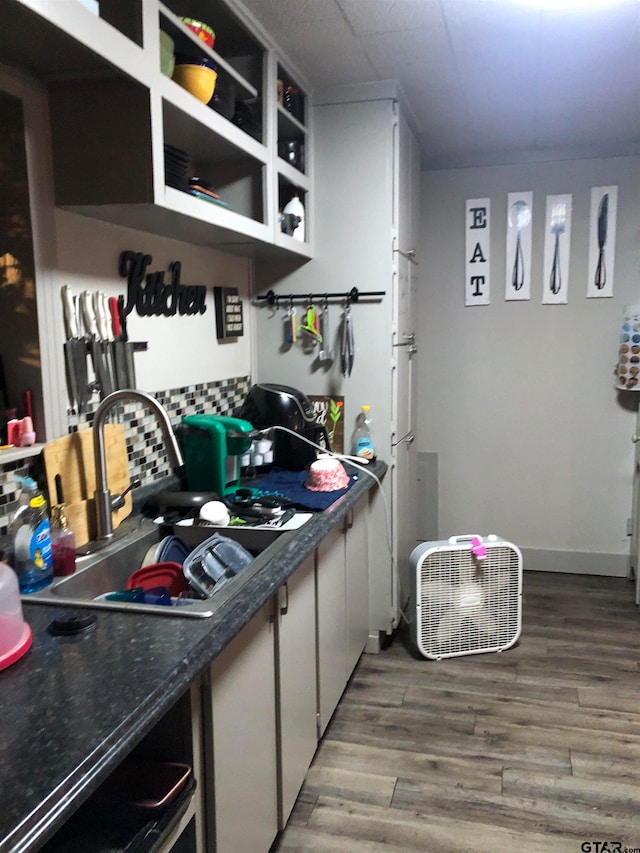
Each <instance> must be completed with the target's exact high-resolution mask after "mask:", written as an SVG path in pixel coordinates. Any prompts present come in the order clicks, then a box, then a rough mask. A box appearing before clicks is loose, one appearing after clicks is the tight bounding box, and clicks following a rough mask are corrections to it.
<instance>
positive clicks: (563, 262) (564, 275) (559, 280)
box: [542, 194, 572, 305]
mask: <svg viewBox="0 0 640 853" xmlns="http://www.w3.org/2000/svg"><path fill="white" fill-rule="evenodd" d="M571 203H572V196H571V195H570V194H566V195H548V196H547V202H546V215H545V227H544V264H543V268H542V269H543V280H542V304H543V305H566V303H567V300H568V289H569V247H570V245H571Z"/></svg>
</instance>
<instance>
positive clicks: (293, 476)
mask: <svg viewBox="0 0 640 853" xmlns="http://www.w3.org/2000/svg"><path fill="white" fill-rule="evenodd" d="M308 473H309V472H308V471H285V470H284V469H280V468H274V469H273V470H272V471H270V472H269V473H268V474H267V475H266V477H263V478H262V479H261V480H258V481H256V483H255V484H254V488H255V489H259V490H260V491H261V492H263V493H265V494H270V495H276V496H278V497H282V498H286V499H287V500H288V501H290V502H291V503H292V504H293V505H294V506H295V507H296V508H297V509H306V510H312V511H313V512H321V511H322V510H323V509H327V507H330V506H331V504H332V503H333V502H334V501H336V500H337V499H338V498H339V497H342V495H344V494H346V492H348V491H349V489H350V488H351V486H353V484H354V483H355V481H356V479H357V475H355V474H350V475H349V485H348V486H346V487H345V488H344V489H337V490H336V491H335V492H312V491H311V489H306V488H305V485H304V484H305V482H306V480H307V476H308Z"/></svg>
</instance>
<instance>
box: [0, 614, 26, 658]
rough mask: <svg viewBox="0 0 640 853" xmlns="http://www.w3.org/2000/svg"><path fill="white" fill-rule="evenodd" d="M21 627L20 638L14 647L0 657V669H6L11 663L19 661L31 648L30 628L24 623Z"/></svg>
mask: <svg viewBox="0 0 640 853" xmlns="http://www.w3.org/2000/svg"><path fill="white" fill-rule="evenodd" d="M23 626H24V627H23V629H22V636H21V637H20V639H19V640H18V642H17V643H16V645H15V646H14V647H13V648H12V649H9V651H8V652H5V653H4V654H3V655H0V669H6V668H7V667H8V666H11V664H12V663H15V662H16V661H18V660H20V658H21V657H22V655H24V654H26V653H27V652H28V651H29V649H30V648H31V643H32V641H33V635H32V633H31V628H30V627H29V625H28V624H27V623H26V622H24V623H23Z"/></svg>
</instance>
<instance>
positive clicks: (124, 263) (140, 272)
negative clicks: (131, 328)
mask: <svg viewBox="0 0 640 853" xmlns="http://www.w3.org/2000/svg"><path fill="white" fill-rule="evenodd" d="M152 260H153V258H152V257H151V255H145V254H143V253H142V252H132V251H129V250H127V251H124V252H122V253H121V255H120V262H119V265H118V272H119V273H120V275H121V276H122V277H123V278H126V279H127V301H126V304H125V308H124V313H125V314H130V313H131V312H132V311H133V309H134V308H135V309H136V312H137V313H138V314H139V316H140V317H152V316H156V317H159V316H161V315H163V316H165V317H173V316H174V315H175V314H187V315H193V314H204V312H205V311H206V310H207V306H206V304H205V299H206V295H207V288H206V287H205V286H204V285H201V284H182V282H181V281H180V272H181V269H182V264H181V263H180V261H172V263H170V264H169V272H170V273H171V281H169V282H165V279H164V276H165V271H164V270H158V271H157V272H147V268H148V267H149V266H150V264H151V261H152Z"/></svg>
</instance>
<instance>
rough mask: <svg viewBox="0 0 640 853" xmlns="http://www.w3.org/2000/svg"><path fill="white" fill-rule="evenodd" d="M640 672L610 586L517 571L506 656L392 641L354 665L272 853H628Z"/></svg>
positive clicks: (629, 614) (634, 833) (627, 607)
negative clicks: (517, 633)
mask: <svg viewBox="0 0 640 853" xmlns="http://www.w3.org/2000/svg"><path fill="white" fill-rule="evenodd" d="M639 661H640V611H639V610H638V608H637V607H636V605H635V604H634V602H633V586H632V584H631V583H630V582H629V581H627V580H625V579H622V578H597V577H596V578H594V577H586V576H578V575H560V574H542V573H537V572H531V573H527V572H525V577H524V595H523V628H522V635H521V638H520V641H519V643H518V645H517V646H516V647H514V648H513V649H510V650H508V651H505V652H503V653H502V654H484V655H471V656H466V657H460V658H450V659H448V660H443V661H439V662H436V661H428V660H426V659H425V658H423V657H421V656H419V655H417V653H416V652H415V651H414V650H413V649H412V647H411V644H410V642H409V640H408V638H407V637H406V633H405V632H403V631H400V632H398V635H397V636H396V637H395V638H394V640H393V642H392V643H391V645H390V646H389V647H388V648H386V649H384V650H383V651H382V652H381V653H380V654H379V655H363V657H362V659H361V660H360V663H359V664H358V667H357V669H356V671H355V673H354V675H353V677H352V679H351V681H350V683H349V685H348V687H347V690H346V692H345V694H344V695H343V697H342V700H341V702H340V705H339V706H338V708H337V710H336V712H335V714H334V717H333V719H332V721H331V723H330V725H329V727H328V729H327V731H326V734H325V737H324V739H323V741H322V743H321V745H320V747H319V748H318V751H317V753H316V757H315V759H314V762H313V765H312V766H311V768H310V769H309V773H308V774H307V778H306V780H305V783H304V786H303V788H302V790H301V792H300V796H299V797H298V801H297V803H296V806H295V808H294V811H293V813H292V815H291V818H290V820H289V823H288V825H287V827H286V829H285V831H284V832H283V833H282V835H281V837H280V838H279V839H278V841H277V842H276V844H275V845H274V848H273V849H274V850H275V851H278V853H289V851H312V852H313V851H327V853H329V851H331V852H332V853H333V851H335V853H361V851H377V850H385V851H390V853H401V851H421V853H459V852H460V851H470V853H501V852H502V851H505V853H580V851H582V850H591V851H592V853H593V851H597V853H601V851H602V850H603V849H604V850H605V851H607V850H617V849H619V850H620V851H621V853H622V851H625V848H626V849H627V850H629V851H631V850H634V849H635V850H637V851H638V853H640V690H639V683H638V680H639V678H638V676H639V673H638V666H639V664H638V662H639ZM596 841H599V842H604V841H608V842H609V846H605V847H604V848H603V847H602V846H600V847H597V846H596V845H595V842H596ZM584 842H591V845H592V846H591V847H590V848H589V847H588V846H586V845H584ZM613 842H619V843H620V847H619V848H618V847H616V846H615V845H614V844H613ZM583 845H584V846H583Z"/></svg>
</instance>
